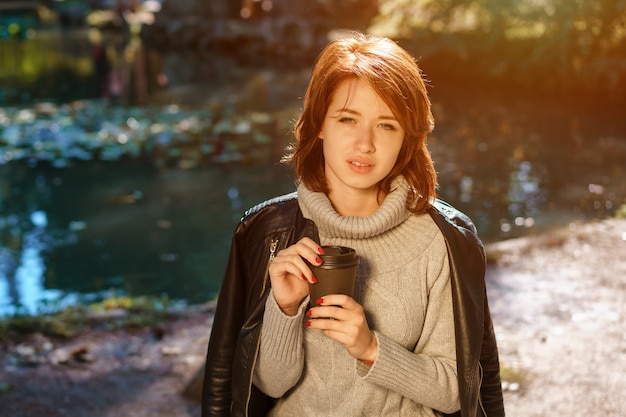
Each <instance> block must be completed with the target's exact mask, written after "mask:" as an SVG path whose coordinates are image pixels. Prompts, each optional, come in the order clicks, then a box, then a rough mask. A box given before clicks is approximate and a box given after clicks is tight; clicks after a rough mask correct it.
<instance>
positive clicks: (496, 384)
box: [480, 294, 504, 417]
mask: <svg viewBox="0 0 626 417" xmlns="http://www.w3.org/2000/svg"><path fill="white" fill-rule="evenodd" d="M484 323H485V324H484V327H485V329H484V334H483V346H482V350H481V353H480V364H481V366H482V369H483V383H482V385H481V389H480V395H481V398H482V404H483V408H484V410H485V412H486V414H487V416H488V417H504V400H503V394H502V380H501V378H500V359H499V356H498V346H497V344H496V335H495V332H494V330H493V322H492V320H491V312H490V310H489V302H488V300H487V294H485V321H484Z"/></svg>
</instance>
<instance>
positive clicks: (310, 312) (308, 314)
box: [304, 310, 313, 317]
mask: <svg viewBox="0 0 626 417" xmlns="http://www.w3.org/2000/svg"><path fill="white" fill-rule="evenodd" d="M304 314H306V315H307V316H309V317H311V315H312V314H313V312H312V311H311V310H307V311H306V313H304Z"/></svg>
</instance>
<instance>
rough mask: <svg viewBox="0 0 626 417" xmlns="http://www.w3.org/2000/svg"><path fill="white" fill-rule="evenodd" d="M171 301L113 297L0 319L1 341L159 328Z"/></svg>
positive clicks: (151, 298) (166, 316) (166, 315)
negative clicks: (94, 329)
mask: <svg viewBox="0 0 626 417" xmlns="http://www.w3.org/2000/svg"><path fill="white" fill-rule="evenodd" d="M169 306H170V301H169V300H168V299H166V298H157V297H125V296H113V297H110V298H107V299H105V300H102V301H100V302H98V303H94V304H90V305H86V306H84V305H79V306H73V307H68V308H66V309H64V310H62V311H59V312H56V313H53V314H45V315H40V316H32V315H27V314H16V315H14V316H11V317H5V318H0V340H3V339H5V338H8V337H17V338H19V337H22V336H25V335H28V334H33V333H41V334H44V335H46V336H50V337H61V338H67V337H72V336H75V335H77V334H79V333H80V332H81V331H83V330H85V329H87V328H91V327H98V326H99V327H103V328H106V329H119V328H139V327H147V326H152V325H155V324H158V323H159V322H162V321H163V320H165V319H167V318H168V317H169V316H170V313H169V312H168V307H169Z"/></svg>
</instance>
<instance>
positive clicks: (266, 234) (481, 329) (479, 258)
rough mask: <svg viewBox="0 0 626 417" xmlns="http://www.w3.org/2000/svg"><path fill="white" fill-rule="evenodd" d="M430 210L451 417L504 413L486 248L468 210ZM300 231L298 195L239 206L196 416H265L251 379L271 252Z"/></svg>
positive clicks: (307, 224) (310, 232) (310, 229)
mask: <svg viewBox="0 0 626 417" xmlns="http://www.w3.org/2000/svg"><path fill="white" fill-rule="evenodd" d="M428 212H429V214H430V215H431V216H432V218H433V219H434V221H435V223H436V224H437V226H438V227H439V228H440V229H441V232H442V233H443V236H444V237H445V240H446V244H447V246H448V255H449V259H450V271H451V281H452V298H453V308H454V321H455V335H456V350H457V370H458V380H459V393H460V397H461V411H460V412H457V413H455V414H453V415H454V416H458V417H470V416H471V417H474V416H488V417H501V416H504V405H503V398H502V389H501V382H500V365H499V360H498V349H497V346H496V339H495V335H494V331H493V325H492V322H491V315H490V312H489V307H488V303H487V294H486V288H485V280H484V276H485V252H484V248H483V245H482V243H481V242H480V240H479V239H478V237H477V236H476V231H475V228H474V225H473V224H472V222H471V221H470V219H469V218H467V216H465V215H464V214H462V213H461V212H459V211H457V210H455V209H454V208H453V207H451V206H449V205H448V204H446V203H444V202H442V201H437V202H436V203H435V204H434V205H432V206H431V208H430V209H429V211H428ZM304 236H308V237H311V238H312V239H314V240H315V241H317V242H319V238H318V235H317V229H316V227H315V224H314V223H313V222H312V221H310V220H307V219H304V217H302V213H301V211H300V208H299V206H298V202H297V195H296V193H292V194H289V195H286V196H283V197H279V198H276V199H273V200H269V201H267V202H265V203H263V204H261V205H259V206H257V207H255V208H254V209H252V210H250V211H248V212H246V214H245V216H244V218H243V219H242V221H241V222H240V223H239V225H238V227H237V229H236V231H235V234H234V237H233V241H232V246H231V250H230V258H229V261H228V265H227V269H226V274H225V277H224V281H223V283H222V288H221V291H220V295H219V300H218V305H217V310H216V313H215V320H214V323H213V329H212V331H211V338H210V341H209V347H208V353H207V360H206V365H205V372H204V386H203V395H202V417H209V416H264V415H266V414H267V411H268V410H269V409H270V408H271V407H272V405H273V399H272V398H270V397H268V396H266V395H265V394H263V393H262V392H260V391H259V390H258V389H257V388H256V387H255V386H254V385H253V384H252V373H253V371H254V368H255V361H256V355H257V352H258V346H259V334H260V331H261V324H262V320H263V313H264V307H265V300H266V298H267V296H268V293H269V275H268V272H267V268H268V264H269V262H268V261H269V258H270V254H273V253H276V252H278V251H279V250H281V249H283V248H285V247H287V246H289V245H291V244H292V243H294V242H296V241H298V240H299V239H301V238H302V237H304Z"/></svg>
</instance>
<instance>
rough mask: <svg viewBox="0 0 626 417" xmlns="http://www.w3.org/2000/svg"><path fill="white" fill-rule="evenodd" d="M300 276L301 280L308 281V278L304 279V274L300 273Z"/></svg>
mask: <svg viewBox="0 0 626 417" xmlns="http://www.w3.org/2000/svg"><path fill="white" fill-rule="evenodd" d="M300 278H302V280H304V281H308V280H307V279H306V277H305V276H304V274H302V275H301V276H300Z"/></svg>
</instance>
